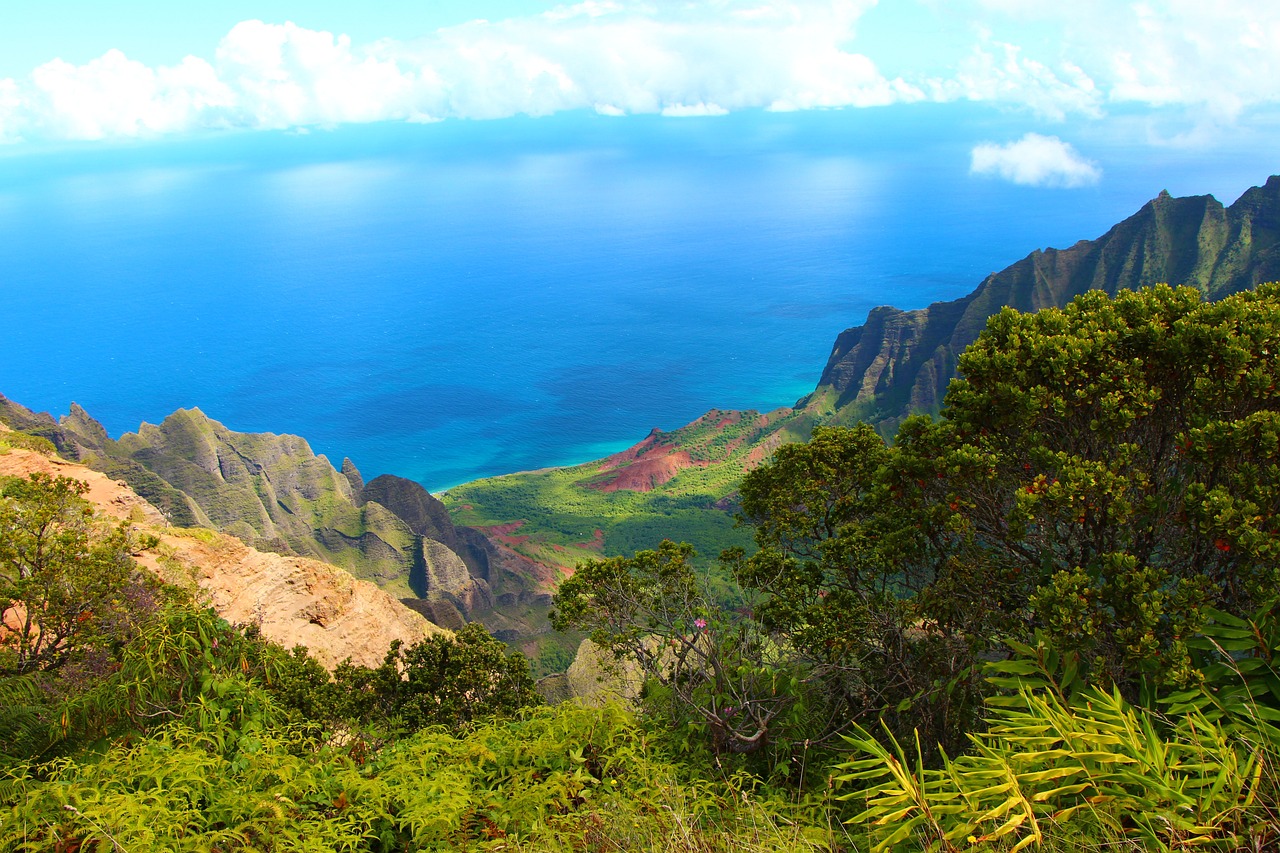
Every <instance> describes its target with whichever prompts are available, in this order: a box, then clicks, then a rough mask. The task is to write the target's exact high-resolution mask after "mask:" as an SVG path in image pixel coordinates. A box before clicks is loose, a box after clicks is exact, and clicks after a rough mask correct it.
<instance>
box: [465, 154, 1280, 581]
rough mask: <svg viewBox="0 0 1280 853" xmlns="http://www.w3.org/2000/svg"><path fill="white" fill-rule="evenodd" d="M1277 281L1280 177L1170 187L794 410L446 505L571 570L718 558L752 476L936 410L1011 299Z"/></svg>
mask: <svg viewBox="0 0 1280 853" xmlns="http://www.w3.org/2000/svg"><path fill="white" fill-rule="evenodd" d="M1276 278H1280V177H1272V178H1270V179H1269V180H1268V181H1267V182H1266V184H1265V185H1263V186H1261V187H1253V188H1251V189H1249V190H1248V191H1246V192H1245V193H1244V194H1243V195H1241V196H1240V198H1239V199H1238V200H1237V201H1236V202H1235V203H1234V204H1232V205H1230V206H1229V207H1224V206H1223V204H1222V203H1221V202H1219V201H1218V200H1216V199H1215V198H1213V197H1212V196H1207V195H1206V196H1191V197H1187V198H1174V197H1172V196H1170V195H1169V194H1168V193H1161V194H1160V195H1159V196H1158V197H1156V198H1155V199H1152V200H1151V201H1150V202H1148V203H1147V204H1145V205H1143V207H1142V208H1141V209H1140V210H1138V211H1137V212H1136V213H1135V214H1134V215H1133V216H1131V217H1129V218H1128V219H1125V220H1124V221H1123V222H1121V223H1119V224H1117V225H1116V226H1115V227H1113V228H1111V229H1110V230H1109V231H1108V232H1107V233H1106V234H1104V235H1102V236H1101V237H1099V238H1097V239H1096V240H1081V241H1080V242H1078V243H1076V244H1075V245H1074V246H1071V247H1070V248H1067V249H1045V250H1037V251H1035V252H1032V253H1031V254H1030V255H1028V256H1027V257H1025V258H1023V259H1022V260H1021V261H1018V262H1017V263H1015V264H1012V265H1011V266H1009V267H1006V268H1005V269H1003V270H1001V271H999V272H996V273H993V274H991V275H990V276H988V277H987V278H986V279H985V280H984V281H983V282H982V283H981V284H980V285H979V286H978V287H977V288H976V289H975V290H974V291H973V292H972V293H970V294H969V295H967V296H965V297H963V298H961V299H956V300H952V301H950V302H937V303H934V304H933V305H930V306H929V307H927V308H923V309H920V310H915V311H901V310H899V309H897V308H892V307H889V306H883V307H879V308H876V309H874V310H872V311H871V312H870V314H869V315H868V317H867V320H866V322H865V323H864V324H863V325H861V326H857V327H854V328H850V329H847V330H845V331H844V332H841V333H840V335H839V336H838V337H837V339H836V341H835V344H834V346H833V347H832V351H831V355H830V357H829V358H828V360H827V364H826V367H825V368H824V370H823V372H822V376H821V379H820V380H819V382H818V385H817V387H816V388H815V389H814V391H813V393H812V394H810V395H808V396H807V397H805V398H803V399H801V400H800V401H798V402H797V403H796V405H795V407H794V408H783V409H778V410H775V411H774V412H771V413H769V414H768V415H759V414H758V413H756V412H725V411H719V410H716V411H712V412H709V413H708V414H706V415H704V416H703V417H701V418H699V419H698V420H696V421H694V422H693V423H691V424H689V425H687V426H685V427H681V428H680V429H677V430H673V431H671V432H665V433H664V432H662V431H660V430H654V432H653V433H651V434H650V435H649V436H648V437H646V438H645V439H644V440H643V441H641V442H639V443H637V444H636V445H634V446H633V447H631V448H629V449H628V450H625V451H623V452H622V453H619V454H615V455H613V456H610V457H607V458H605V459H601V460H596V461H594V462H589V463H586V464H583V465H578V466H575V467H573V468H565V469H556V470H552V471H535V472H527V473H521V474H513V475H508V476H505V477H495V478H492V479H487V480H480V481H477V482H474V483H469V484H467V485H465V486H461V487H458V488H456V489H452V490H450V492H449V493H448V494H447V495H445V496H443V497H444V501H445V504H446V505H447V506H448V507H449V509H450V512H451V513H452V514H453V517H454V518H455V519H456V520H458V521H459V522H460V523H465V524H468V525H473V526H476V527H479V528H482V529H488V530H490V531H493V532H494V533H493V535H494V536H497V537H505V542H506V544H507V545H508V546H509V547H511V548H513V549H515V550H517V551H519V553H521V554H523V555H524V556H527V557H529V558H530V559H533V560H537V561H539V562H543V563H547V564H550V565H558V566H564V567H571V566H572V565H573V562H574V560H576V559H580V558H581V556H582V553H581V551H580V550H575V546H576V548H577V549H581V548H583V547H584V545H585V543H586V542H587V541H588V540H591V542H592V543H593V547H592V548H591V549H589V550H591V551H595V552H598V553H601V554H605V555H619V554H628V553H631V552H633V551H635V550H637V549H640V548H652V547H655V546H656V545H657V544H658V542H660V541H661V540H662V539H663V538H672V539H677V540H685V541H689V542H691V543H693V544H695V545H696V546H697V548H698V550H699V551H700V552H701V553H702V554H703V556H704V558H706V557H713V556H715V555H716V554H717V553H718V552H719V551H720V549H722V548H724V547H726V546H728V545H735V544H736V545H746V544H748V540H749V537H748V536H746V535H745V533H744V531H740V530H734V529H733V526H732V525H733V521H732V516H731V511H732V506H733V501H734V494H735V490H736V488H737V483H738V481H739V480H740V479H741V477H742V474H743V473H744V472H745V471H747V470H750V469H751V468H752V467H754V466H755V465H758V464H759V463H760V462H761V461H762V460H764V459H765V458H767V457H768V455H769V454H770V453H771V452H772V451H773V450H774V449H775V448H776V447H778V446H779V445H780V444H783V443H786V442H791V441H797V440H804V439H806V438H807V437H808V436H809V434H810V433H811V431H812V429H813V427H814V426H815V425H817V424H833V423H853V422H856V421H859V420H866V421H870V422H872V423H874V424H875V425H876V426H877V428H878V429H880V431H881V432H882V433H884V434H886V435H892V433H893V432H894V431H895V430H896V428H897V424H898V423H900V422H901V420H902V419H903V418H904V417H906V415H908V414H911V413H916V412H928V413H936V412H937V411H938V409H939V408H940V406H941V401H942V398H943V396H944V394H945V392H946V388H947V384H948V383H949V382H950V381H951V379H952V378H953V377H954V376H955V372H956V359H957V357H958V356H959V354H960V353H961V352H963V350H964V348H965V347H966V346H968V345H969V344H970V343H971V342H972V341H973V340H974V339H975V338H976V337H977V336H978V333H979V332H980V331H981V330H982V329H983V328H984V326H985V325H986V321H987V318H988V317H989V316H991V315H992V314H994V313H996V312H997V311H999V310H1000V308H1002V307H1003V306H1005V305H1009V306H1012V307H1014V308H1018V309H1019V310H1024V311H1034V310H1036V309H1039V308H1043V307H1047V306H1050V305H1064V304H1066V303H1067V302H1068V301H1070V300H1071V299H1072V298H1073V297H1075V296H1076V295H1078V294H1080V293H1083V292H1085V291H1087V290H1091V289H1101V290H1105V291H1106V292H1108V293H1110V294H1114V293H1115V292H1116V291H1118V290H1121V289H1125V288H1130V289H1132V288H1137V287H1141V286H1143V285H1147V284H1154V283H1157V282H1165V283H1171V284H1189V285H1192V286H1194V287H1196V288H1198V289H1199V290H1201V291H1202V292H1204V293H1205V294H1207V295H1208V296H1210V297H1211V298H1220V297H1222V296H1226V295H1228V294H1230V293H1234V292H1237V291H1240V290H1245V289H1248V288H1252V287H1254V286H1255V285H1257V284H1258V283H1259V282H1262V281H1266V280H1272V279H1276ZM596 530H599V533H598V534H595V531H596Z"/></svg>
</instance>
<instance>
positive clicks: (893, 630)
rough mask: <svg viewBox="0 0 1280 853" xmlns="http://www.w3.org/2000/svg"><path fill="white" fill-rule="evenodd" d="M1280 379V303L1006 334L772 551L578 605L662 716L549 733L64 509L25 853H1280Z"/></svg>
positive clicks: (595, 570) (842, 476)
mask: <svg viewBox="0 0 1280 853" xmlns="http://www.w3.org/2000/svg"><path fill="white" fill-rule="evenodd" d="M1278 348H1280V285H1264V286H1262V287H1260V288H1259V289H1258V290H1257V291H1255V292H1249V293H1243V294H1238V295H1235V296H1232V297H1229V298H1227V299H1224V300H1222V301H1221V302H1217V303H1206V302H1204V301H1203V300H1202V298H1201V296H1200V294H1199V293H1197V292H1196V291H1194V290H1190V289H1172V288H1168V287H1155V288H1150V289H1146V290H1143V291H1140V292H1136V293H1124V294H1121V295H1119V296H1117V297H1115V298H1110V297H1107V296H1105V295H1103V294H1100V293H1089V294H1086V295H1084V296H1082V297H1079V298H1078V299H1076V300H1075V301H1074V302H1073V303H1072V304H1071V305H1069V306H1067V307H1066V308H1063V309H1050V310H1046V311H1043V312H1040V313H1038V314H1035V315H1025V314H1019V313H1018V312H1015V311H1005V312H1002V313H1001V314H999V315H997V316H996V317H995V318H993V319H992V320H991V322H990V323H989V324H988V327H987V329H986V331H985V332H983V334H982V335H981V336H980V337H979V339H978V341H977V342H976V343H975V344H974V346H973V347H971V348H970V349H969V350H968V351H967V352H966V354H965V355H964V356H963V357H962V359H961V363H960V368H961V371H962V375H963V377H964V378H963V379H961V380H958V381H956V382H955V383H953V385H952V387H951V391H950V395H949V397H948V400H947V404H946V406H945V407H944V409H943V412H942V418H941V419H940V420H937V421H935V420H932V419H930V418H927V417H922V418H913V419H909V420H907V421H906V422H905V423H904V424H903V425H902V427H901V429H900V430H899V433H898V435H897V438H896V441H895V442H894V443H893V444H892V445H889V444H886V443H885V442H884V441H883V440H882V439H881V438H880V436H879V435H878V434H877V433H876V432H875V430H874V429H872V428H870V427H868V426H859V427H854V428H844V427H822V428H817V429H815V430H813V434H812V438H811V440H810V441H808V442H806V443H803V444H800V443H795V444H789V445H786V446H783V447H781V448H780V449H779V450H778V451H777V453H776V454H775V456H774V458H773V459H772V461H770V462H768V463H766V464H765V465H763V466H762V467H759V468H757V469H756V470H754V471H753V472H751V473H750V474H748V475H747V477H746V479H745V480H744V481H743V483H742V486H741V492H740V509H741V515H742V517H743V519H744V520H745V521H746V522H748V523H749V524H750V526H751V529H752V531H753V534H754V537H753V538H754V541H753V545H754V550H752V551H751V552H750V553H748V551H747V550H746V549H745V548H742V547H731V548H729V549H727V550H726V551H725V552H724V553H723V554H722V555H721V557H720V561H719V566H718V568H717V569H714V570H713V569H712V568H711V567H709V566H708V565H707V564H706V563H705V562H700V561H699V560H697V558H696V555H695V552H694V549H693V547H692V546H690V545H687V544H675V543H674V542H671V541H669V540H668V541H663V542H660V543H658V545H657V547H655V548H652V549H642V550H640V551H638V552H636V553H634V554H630V555H626V554H619V555H614V556H607V555H606V556H602V557H599V558H597V559H592V560H588V561H585V562H583V563H582V564H581V565H580V566H579V568H578V570H577V572H576V573H575V574H574V576H573V577H572V578H569V579H568V580H566V581H565V582H564V583H563V584H562V586H561V588H560V590H559V592H558V594H557V595H556V598H555V616H554V620H555V622H556V624H557V626H559V627H562V628H568V629H573V630H576V631H581V632H584V633H586V634H588V635H589V636H590V637H591V638H592V640H593V641H594V642H595V643H596V644H597V645H598V646H600V647H601V648H602V650H603V653H604V657H605V658H606V659H612V661H613V663H614V664H615V665H616V666H617V667H618V668H620V669H625V668H628V667H630V668H632V669H633V671H636V670H638V671H639V672H640V673H641V674H642V676H643V678H644V684H643V689H642V691H641V693H640V696H639V699H638V700H637V706H636V708H635V710H634V712H633V711H629V710H624V709H621V708H618V707H616V706H607V707H604V708H599V709H585V708H581V707H577V706H574V705H562V706H557V707H555V708H547V707H544V706H539V705H538V702H537V698H536V696H535V694H534V692H533V690H532V684H531V682H530V677H529V670H528V665H527V662H526V661H525V660H524V659H522V658H519V657H515V656H512V655H509V654H507V653H506V651H505V649H504V647H503V646H502V644H501V643H499V642H497V641H496V640H494V639H493V638H492V637H490V636H488V635H487V634H486V633H485V632H484V631H483V630H481V629H479V628H478V627H477V626H474V625H472V626H468V627H467V628H466V629H465V630H463V631H460V632H459V633H458V634H457V635H455V636H453V637H449V638H443V637H435V638H432V639H429V640H425V641H423V642H421V643H419V644H417V645H415V646H413V647H410V648H404V647H402V646H395V647H393V648H391V649H390V650H389V651H388V654H387V657H386V659H385V661H384V663H383V664H382V665H381V666H379V667H376V668H365V667H359V666H353V665H351V664H343V665H341V666H339V667H338V668H337V669H336V670H335V671H334V672H333V673H329V672H326V671H325V670H324V669H323V668H321V667H320V666H319V665H318V664H317V663H316V662H315V661H313V660H312V659H310V658H309V657H308V656H307V655H306V653H305V652H304V651H302V650H300V649H295V650H294V651H293V652H291V653H286V652H285V651H284V650H282V649H279V648H277V647H273V646H271V645H270V644H267V643H265V642H263V641H262V640H261V639H260V638H258V637H257V636H256V635H255V633H254V632H253V631H252V630H247V631H242V630H237V629H235V628H233V627H231V626H228V625H226V624H225V623H223V622H221V621H220V620H218V619H217V618H216V617H215V616H213V615H212V614H211V613H209V612H207V611H201V610H199V609H197V608H195V607H193V606H192V605H191V603H190V602H189V601H187V600H186V599H185V597H184V596H183V595H182V594H181V593H180V592H176V591H173V590H171V589H169V588H165V587H160V586H159V585H157V584H151V585H149V586H148V585H144V584H141V583H140V582H139V579H138V578H136V577H135V576H134V574H133V573H132V571H131V570H128V567H127V566H126V556H127V553H128V552H129V551H130V550H131V549H132V548H135V547H137V546H136V545H134V544H132V543H129V542H128V541H127V537H125V536H124V535H123V534H120V533H118V532H113V531H112V530H111V529H102V528H99V527H97V526H96V524H95V523H94V521H93V519H92V518H91V517H90V515H88V514H87V513H86V512H85V507H84V504H83V501H82V500H81V498H80V496H79V494H78V492H77V489H76V487H75V486H74V485H72V484H71V483H68V482H61V481H55V480H49V479H47V478H45V479H40V478H36V479H33V480H29V481H14V482H12V483H10V484H9V486H8V487H7V488H6V491H5V493H4V496H3V498H2V500H3V503H2V504H0V557H3V560H0V566H2V567H4V568H5V570H6V571H9V572H10V574H13V572H14V569H13V567H14V566H27V565H35V564H36V563H33V562H32V561H31V560H30V559H27V558H25V557H22V556H21V555H24V554H30V553H34V551H33V547H32V543H33V542H37V541H48V542H51V543H57V545H58V547H57V548H53V549H48V548H43V547H41V548H38V549H34V550H35V551H38V552H39V553H40V554H41V555H44V556H45V557H47V559H46V560H45V561H44V562H42V563H39V565H41V566H43V567H44V568H42V569H41V571H42V572H43V573H44V574H43V575H41V577H56V578H62V579H65V580H66V583H64V584H62V585H61V586H60V587H59V589H61V590H63V592H60V593H59V595H60V596H61V597H60V598H57V599H56V601H57V602H64V601H65V602H71V603H72V604H71V605H67V606H63V605H62V604H57V605H56V606H54V605H52V604H45V603H44V601H45V600H44V599H39V598H37V597H36V596H35V595H34V592H35V591H36V590H37V588H39V589H44V588H45V587H48V586H49V585H48V584H44V585H43V586H41V585H38V584H37V585H34V586H32V587H30V588H23V589H26V591H25V592H22V593H21V595H19V594H18V592H20V591H21V590H20V589H19V587H18V586H13V589H14V590H15V591H16V592H14V593H12V594H11V593H6V595H8V596H9V600H10V602H11V603H10V604H9V605H7V607H8V610H9V611H11V614H13V615H9V616H7V620H6V625H7V626H12V625H15V624H17V623H16V622H15V617H16V614H17V613H18V612H22V613H26V612H29V611H30V610H32V609H34V610H36V611H38V612H39V613H40V614H42V615H43V614H47V616H48V618H50V619H52V620H58V619H61V621H60V622H56V624H70V623H74V624H73V625H72V626H71V628H72V630H70V631H69V632H67V633H65V634H62V633H59V632H58V631H56V630H51V631H50V639H54V638H57V637H61V638H62V639H61V640H60V642H61V645H60V646H59V647H58V648H59V649H60V651H57V652H53V653H50V654H46V655H44V656H43V657H41V656H40V655H36V654H33V652H32V651H31V650H30V648H31V644H32V642H33V641H34V640H36V639H38V638H40V637H41V636H42V634H41V632H39V631H33V630H32V629H30V628H13V627H8V628H7V629H6V632H5V633H4V634H0V640H3V645H2V646H0V652H2V653H3V655H4V657H3V662H4V665H5V667H6V668H5V669H4V670H3V671H2V672H0V706H2V707H5V708H10V709H13V710H12V711H11V712H10V713H9V714H7V715H6V716H5V718H4V720H3V725H4V726H5V727H6V728H5V730H4V732H3V733H4V735H5V737H4V739H3V740H2V741H0V743H2V744H3V750H4V751H3V753H2V754H0V803H3V809H2V810H0V851H3V850H45V849H64V850H71V849H99V850H106V849H113V850H152V849H164V850H186V849H191V850H204V849H215V848H216V849H219V850H247V849H258V850H332V849H347V850H370V851H384V850H530V851H532V850H574V851H606V850H619V849H625V850H631V849H637V850H698V851H720V850H725V851H728V850H747V851H751V850H798V849H799V850H802V849H821V850H828V851H836V850H839V851H852V850H874V851H877V853H878V851H891V850H892V851H897V850H904V851H906V850H922V849H927V850H943V851H952V850H960V849H973V850H983V851H988V850H990V851H1017V850H1023V849H1029V848H1032V847H1039V848H1043V849H1049V850H1081V851H1083V850H1088V851H1101V850H1106V849H1115V848H1121V849H1154V850H1174V849H1186V848H1188V847H1191V846H1196V847H1206V846H1207V847H1213V848H1215V849H1227V850H1252V851H1257V850H1263V849H1272V848H1274V846H1275V845H1276V844H1277V843H1278V842H1280V774H1278V773H1277V768H1278V767H1280V728H1277V724H1278V723H1280V671H1278V670H1277V664H1276V661H1277V660H1280V598H1277V594H1276V589H1277V580H1280V578H1277V570H1278V569H1280V545H1278V544H1277V543H1280V392H1278V391H1277V386H1278V385H1280V382H1278V381H1277V380H1278V379H1280V364H1278V363H1277V361H1276V359H1275V357H1274V353H1276V352H1277V351H1280V349H1278ZM688 470H693V469H688ZM544 476H546V477H547V478H548V479H547V480H546V481H543V482H556V481H555V480H554V477H555V476H562V477H564V479H562V480H559V481H558V482H559V486H557V488H559V489H562V490H563V493H564V499H565V500H581V501H590V500H593V498H592V497H591V495H592V493H596V494H599V493H598V492H595V490H593V489H589V488H586V487H584V486H583V485H581V484H580V483H578V482H576V481H574V480H572V479H571V477H569V476H568V475H567V474H566V473H565V472H545V474H544ZM593 476H597V477H599V476H603V474H602V473H601V472H598V471H597V472H596V473H595V474H593ZM677 479H678V476H677V477H676V478H673V479H671V480H669V481H668V484H669V483H674V482H676V480H677ZM575 490H576V491H575ZM579 492H581V493H583V495H585V497H583V496H582V495H579ZM667 498H668V499H672V498H671V496H670V495H667ZM624 499H625V498H624ZM650 499H651V498H650ZM583 505H586V504H583ZM459 511H460V512H475V511H476V510H475V509H474V508H473V509H471V510H466V509H463V508H462V507H461V506H459ZM516 533H518V531H516ZM590 533H591V534H594V530H592V531H590ZM576 535H582V531H579V532H578V533H577V534H576ZM46 536H48V537H49V538H47V539H42V538H41V537H46ZM550 544H556V543H550ZM548 547H549V544H548ZM562 547H566V548H567V547H570V545H569V544H568V543H567V542H566V543H565V544H563V545H562ZM605 547H606V548H607V547H608V546H605ZM580 550H581V549H580ZM15 555H16V556H15ZM89 567H97V568H94V569H93V570H92V571H90V569H89ZM18 576H19V577H22V575H21V573H19V574H18ZM28 576H31V577H34V575H30V574H28ZM99 579H100V580H99ZM95 584H99V585H101V584H105V591H104V589H99V586H95ZM131 584H132V585H133V586H131ZM133 588H136V589H139V590H144V591H146V592H147V593H148V594H149V595H150V598H149V599H147V605H146V606H137V605H131V606H129V607H127V608H124V610H127V613H128V616H129V618H128V619H125V618H123V616H122V615H118V614H115V613H114V611H113V610H112V608H113V607H115V606H117V605H116V602H117V601H122V600H123V599H124V597H125V596H126V593H127V591H128V590H129V589H133ZM48 600H49V601H50V602H54V601H55V599H52V598H50V599H48ZM85 601H92V602H95V603H94V604H93V605H92V606H89V607H88V608H87V609H86V607H85V605H84V604H83V602H85ZM14 602H28V603H14ZM30 602H37V603H36V604H31V603H30ZM75 602H81V604H80V605H75ZM77 607H78V608H79V609H77ZM90 611H91V612H92V613H93V614H94V617H95V618H96V617H97V616H98V615H99V614H102V615H104V616H105V615H110V616H111V618H105V619H104V620H103V621H102V622H101V623H98V622H95V620H94V618H90V619H85V620H81V619H80V618H79V616H73V617H71V618H69V619H68V618H67V617H65V614H67V613H72V614H76V613H81V614H82V613H84V612H90ZM59 614H63V615H59ZM50 624H51V625H52V624H55V621H51V622H50ZM24 644H25V645H24ZM24 649H26V651H24ZM23 661H26V663H22V662H23ZM606 663H608V660H606Z"/></svg>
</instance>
